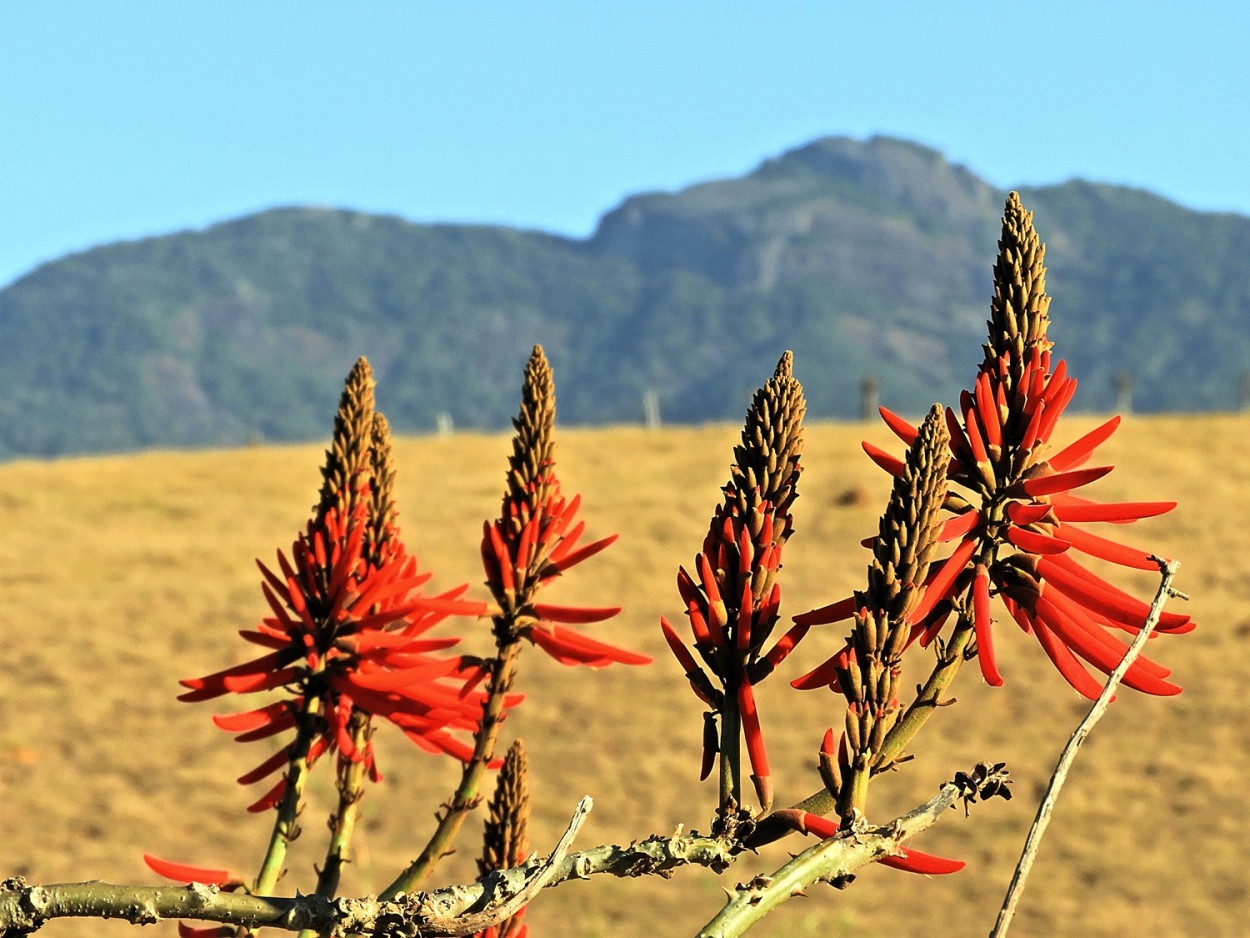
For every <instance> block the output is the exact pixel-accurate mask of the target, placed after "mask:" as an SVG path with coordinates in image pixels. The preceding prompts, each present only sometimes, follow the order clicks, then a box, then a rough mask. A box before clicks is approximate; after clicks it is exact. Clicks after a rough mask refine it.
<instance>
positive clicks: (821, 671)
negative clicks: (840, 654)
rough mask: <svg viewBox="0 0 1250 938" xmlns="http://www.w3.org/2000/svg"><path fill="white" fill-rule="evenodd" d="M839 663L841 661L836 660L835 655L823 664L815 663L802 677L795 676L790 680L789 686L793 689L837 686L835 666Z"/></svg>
mask: <svg viewBox="0 0 1250 938" xmlns="http://www.w3.org/2000/svg"><path fill="white" fill-rule="evenodd" d="M839 664H843V662H840V661H838V658H837V656H836V655H835V656H834V657H832V658H830V659H829V660H828V661H826V662H825V663H824V664H821V665H817V666H816V667H815V668H813V669H812V670H810V671H808V672H807V673H806V674H804V675H803V676H802V677H796V678H795V679H794V680H793V681H791V682H790V686H791V687H793V688H794V689H795V690H815V689H816V688H818V687H833V688H837V686H838V673H837V667H838V665H839Z"/></svg>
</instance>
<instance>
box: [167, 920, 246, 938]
mask: <svg viewBox="0 0 1250 938" xmlns="http://www.w3.org/2000/svg"><path fill="white" fill-rule="evenodd" d="M230 934H234V932H233V930H230V929H226V928H224V927H222V926H221V925H217V926H214V927H211V928H192V927H191V926H190V925H188V924H187V923H186V922H179V923H178V938H221V936H222V935H230Z"/></svg>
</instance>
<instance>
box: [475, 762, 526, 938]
mask: <svg viewBox="0 0 1250 938" xmlns="http://www.w3.org/2000/svg"><path fill="white" fill-rule="evenodd" d="M528 771H529V760H528V759H527V758H526V755H525V747H524V746H523V745H522V744H521V741H520V740H519V739H518V740H517V741H516V742H514V743H513V744H512V746H511V747H510V748H509V749H508V755H507V756H506V757H505V758H504V761H503V768H502V769H500V771H499V780H498V781H497V782H496V784H495V794H494V797H493V798H491V801H490V808H489V811H490V815H489V817H488V818H487V819H486V825H485V829H484V831H483V834H482V858H481V859H480V860H478V863H477V871H478V876H479V877H484V876H486V875H487V874H488V873H492V872H494V871H495V870H509V869H512V868H514V867H517V866H520V865H521V864H522V863H524V862H525V859H526V857H527V856H528V855H529V837H528V835H527V828H528V826H529V814H530V794H529V780H528V777H527V775H528ZM524 917H525V909H524V907H522V908H521V909H520V910H519V911H517V912H516V914H514V915H512V916H511V917H510V918H506V919H504V920H503V921H502V922H499V923H498V924H497V925H492V926H491V927H490V928H487V929H485V930H484V931H481V932H478V938H526V936H527V935H528V934H529V926H528V925H526V924H525V922H524Z"/></svg>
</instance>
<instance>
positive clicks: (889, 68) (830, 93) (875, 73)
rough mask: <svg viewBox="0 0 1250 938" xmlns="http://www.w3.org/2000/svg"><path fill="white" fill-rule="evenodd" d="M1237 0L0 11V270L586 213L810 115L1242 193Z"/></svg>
mask: <svg viewBox="0 0 1250 938" xmlns="http://www.w3.org/2000/svg"><path fill="white" fill-rule="evenodd" d="M1247 37H1250V4H1243V3H1235V2H1225V3H1210V2H1207V3H1204V2H1202V0H1191V2H1188V3H1187V4H1185V9H1184V11H1183V12H1182V11H1181V5H1180V4H1179V3H1176V4H1173V3H1156V2H1151V0H1138V2H1134V3H1121V2H1084V3H1075V2H1048V3H1044V4H1036V3H1035V4H1013V3H1010V2H1004V0H998V2H995V3H980V2H968V3H958V2H956V3H925V4H922V3H892V4H875V3H837V2H832V0H826V2H810V3H804V2H787V0H775V2H770V3H728V2H719V3H713V2H687V3H680V2H673V0H667V2H658V0H657V2H647V0H635V2H627V3H607V2H592V0H576V2H562V3H557V2H544V0H532V2H527V3H511V4H504V3H484V2H482V3H462V2H456V3H453V2H448V3H443V4H433V3H422V2H417V0H406V2H371V3H354V4H346V3H341V4H333V3H324V2H316V0H303V2H298V3H297V2H287V0H261V2H257V0H249V2H236V0H218V2H214V3H185V2H184V3H162V4H157V3H137V2H124V0H93V2H91V3H85V2H72V0H40V2H34V0H28V2H25V3H20V2H14V3H6V4H4V5H3V6H2V7H0V286H2V285H5V284H7V283H9V282H11V281H12V280H13V279H15V278H16V277H18V276H20V275H21V274H23V273H25V272H27V271H29V270H30V269H32V268H33V267H35V266H36V265H37V264H39V263H41V262H44V261H47V260H52V259H55V258H56V257H59V256H62V255H64V254H66V253H68V252H71V251H74V250H80V249H83V248H86V247H90V246H92V245H95V244H99V243H103V242H107V241H112V240H117V239H121V238H135V237H141V236H145V235H149V234H157V233H164V232H168V231H175V230H179V229H183V228H188V227H202V226H204V225H206V224H209V223H212V222H214V221H220V220H223V219H226V218H231V217H235V216H238V215H242V214H246V213H248V212H251V211H255V210H258V209H262V208H267V207H270V206H274V205H288V204H319V205H331V206H342V207H351V208H358V209H364V210H369V211H379V212H388V213H393V214H398V215H401V216H403V217H406V218H409V219H413V220H418V221H472V222H492V223H495V222H497V223H504V224H510V225H518V226H522V227H529V228H540V229H545V230H549V231H555V232H559V233H563V234H568V235H574V236H584V235H586V234H588V233H589V232H590V231H591V230H592V228H593V226H594V223H595V220H596V219H597V218H598V216H599V215H600V214H602V213H603V212H604V211H606V210H608V209H610V208H611V207H613V206H614V205H615V204H617V203H618V202H619V201H620V200H621V199H622V198H623V197H625V196H626V195H628V194H631V193H634V192H639V191H646V190H655V189H675V188H679V187H681V186H683V185H687V184H689V183H692V182H696V181H700V180H703V179H707V178H712V177H719V176H729V175H736V174H740V173H742V172H745V171H747V170H748V169H750V168H751V167H753V166H754V165H756V164H757V163H758V162H759V161H760V160H762V159H763V158H765V157H767V156H770V155H775V154H777V153H779V152H781V151H783V150H786V149H789V148H791V147H794V146H797V145H799V144H801V143H804V142H806V141H808V140H810V139H812V138H814V137H817V136H821V135H825V134H849V135H852V136H856V137H863V136H867V135H870V134H873V133H888V134H893V135H896V136H901V137H906V138H909V139H914V140H918V141H920V142H923V143H926V144H928V145H931V146H933V147H936V148H937V149H939V150H941V151H942V152H944V153H945V154H946V155H947V156H948V157H950V158H951V159H953V160H955V161H958V162H962V163H965V164H967V165H968V166H969V167H970V168H971V169H972V170H974V171H975V172H977V173H978V174H980V175H982V176H984V177H985V178H987V179H988V180H989V181H991V182H992V183H995V184H997V185H1003V186H1006V185H1013V184H1024V183H1029V184H1037V183H1049V182H1059V181H1062V180H1065V179H1069V178H1072V177H1074V176H1080V177H1083V178H1087V179H1094V180H1099V181H1106V182H1116V183H1125V184H1129V185H1135V186H1141V187H1144V188H1148V189H1152V190H1154V191H1156V192H1159V193H1161V194H1164V195H1166V196H1168V197H1170V198H1173V199H1176V200H1177V201H1179V202H1181V203H1183V204H1186V205H1189V206H1192V207H1196V208H1201V209H1209V210H1233V211H1239V212H1242V213H1247V214H1250V65H1247V62H1248V61H1250V55H1247V52H1246V42H1247Z"/></svg>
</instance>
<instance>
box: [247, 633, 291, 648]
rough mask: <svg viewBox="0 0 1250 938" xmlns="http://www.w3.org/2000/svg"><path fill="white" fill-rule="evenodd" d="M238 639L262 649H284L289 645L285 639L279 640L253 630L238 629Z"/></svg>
mask: <svg viewBox="0 0 1250 938" xmlns="http://www.w3.org/2000/svg"><path fill="white" fill-rule="evenodd" d="M239 637H240V638H242V639H243V641H245V642H251V643H252V644H253V645H260V646H261V647H262V648H286V647H287V645H289V644H290V642H289V640H288V639H286V638H279V637H277V636H274V635H270V634H268V633H266V632H260V631H256V630H254V629H239Z"/></svg>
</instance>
